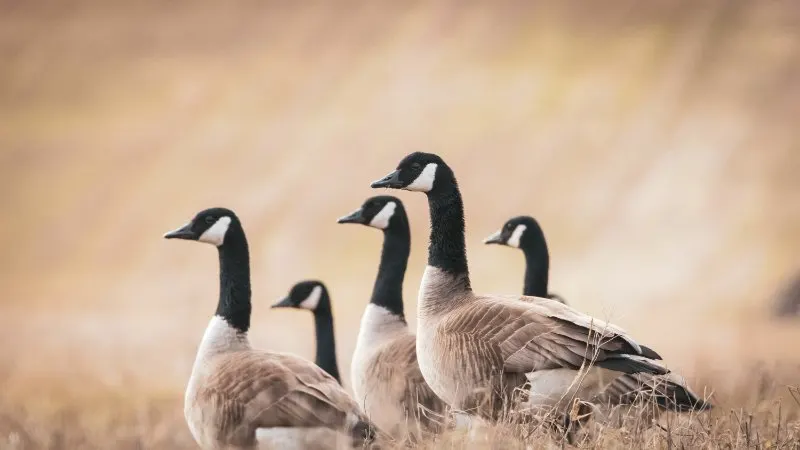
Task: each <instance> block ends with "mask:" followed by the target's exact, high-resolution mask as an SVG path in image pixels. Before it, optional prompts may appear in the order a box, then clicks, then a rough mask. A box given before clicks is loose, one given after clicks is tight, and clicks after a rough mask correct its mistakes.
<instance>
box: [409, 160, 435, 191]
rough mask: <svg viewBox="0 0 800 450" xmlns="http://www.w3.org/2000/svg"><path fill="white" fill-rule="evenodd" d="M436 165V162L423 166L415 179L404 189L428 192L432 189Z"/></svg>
mask: <svg viewBox="0 0 800 450" xmlns="http://www.w3.org/2000/svg"><path fill="white" fill-rule="evenodd" d="M436 167H437V165H436V163H430V164H428V165H427V166H425V168H424V169H422V173H420V174H419V176H418V177H417V179H416V180H414V182H413V183H411V184H409V185H408V186H406V188H405V189H406V190H408V191H417V192H430V190H431V189H433V182H434V180H436Z"/></svg>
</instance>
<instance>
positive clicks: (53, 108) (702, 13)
mask: <svg viewBox="0 0 800 450" xmlns="http://www.w3.org/2000/svg"><path fill="white" fill-rule="evenodd" d="M0 9H1V13H0V58H1V59H2V63H0V160H1V161H2V166H0V170H1V171H2V177H0V183H2V186H0V187H1V188H2V193H3V195H2V200H0V201H1V202H2V211H3V216H4V217H3V219H2V221H0V239H2V248H3V249H4V251H3V252H2V256H0V276H1V277H2V282H1V284H0V286H2V300H0V341H2V342H3V344H2V347H0V371H2V372H0V375H2V380H3V381H2V384H3V386H4V387H3V389H2V390H3V391H4V392H3V393H4V394H5V395H6V398H7V399H8V398H12V397H15V398H18V399H19V400H20V401H23V400H24V402H26V403H27V404H28V405H29V406H30V405H31V404H36V403H37V402H52V403H54V404H60V403H59V402H68V401H71V400H69V399H73V398H83V397H90V396H92V395H94V394H93V393H94V392H116V391H126V392H137V393H146V395H145V394H142V395H143V396H142V397H138V398H139V399H140V400H141V399H142V398H143V399H145V400H147V399H156V398H160V397H159V396H165V397H166V398H168V399H173V398H175V399H179V398H180V395H181V394H180V393H181V392H182V389H183V386H184V384H185V381H186V379H187V377H188V375H189V371H190V367H191V363H192V361H193V358H194V351H195V348H196V345H197V343H198V342H199V339H200V337H201V336H202V333H203V330H204V327H205V325H206V323H207V321H208V319H209V318H210V315H211V314H212V313H213V311H214V308H215V301H216V298H217V258H216V255H215V254H214V253H215V252H214V250H213V249H212V248H210V247H208V246H204V245H197V244H187V243H181V242H167V241H164V240H163V239H162V238H161V235H162V234H163V233H164V232H165V231H167V230H169V229H171V228H174V227H176V226H178V225H180V224H182V223H183V222H185V221H186V220H187V219H188V218H190V217H191V216H192V215H193V214H194V213H195V212H197V211H198V210H200V209H203V208H205V207H210V206H227V207H230V208H232V209H234V210H235V211H237V212H238V214H239V216H240V217H241V219H242V221H243V223H244V225H245V229H246V231H247V232H248V237H249V239H250V244H251V252H252V269H253V270H252V273H253V278H254V279H253V290H254V299H253V300H254V316H253V328H252V340H253V342H254V344H255V345H257V346H259V347H264V348H270V349H278V350H285V351H293V352H297V353H299V354H302V355H305V356H308V357H309V358H311V357H312V356H313V339H312V324H311V319H310V317H309V316H308V315H305V314H303V313H302V312H292V311H271V310H269V309H268V305H269V304H270V303H272V302H273V301H274V300H275V299H277V298H278V297H279V296H282V295H284V294H285V293H286V292H287V290H288V289H289V287H290V286H291V285H292V284H293V283H294V282H295V281H297V280H299V279H302V278H308V277H315V278H320V279H322V280H324V281H325V282H326V283H327V284H328V286H329V288H330V289H331V291H332V297H333V301H334V310H335V317H336V327H337V328H336V332H337V338H338V345H339V348H338V352H339V362H340V365H341V366H342V369H343V371H344V375H345V379H348V377H349V375H348V372H349V362H350V353H351V351H352V348H353V345H354V340H355V336H356V332H357V326H358V321H359V319H360V314H361V311H362V309H363V307H364V306H365V304H366V302H367V300H368V298H369V292H370V290H371V287H372V282H373V277H374V276H375V273H376V270H377V262H378V257H379V251H380V245H381V235H380V233H379V232H378V231H375V230H370V229H366V228H363V227H356V226H342V225H337V224H336V223H335V219H336V218H337V217H339V216H341V215H343V214H345V213H347V212H349V211H351V210H352V209H354V208H355V207H357V206H358V205H360V204H361V202H362V201H363V200H364V199H365V198H366V197H367V196H370V195H375V194H378V193H382V192H375V191H373V190H371V189H369V182H370V181H372V180H374V179H376V178H378V177H381V176H383V175H384V174H385V173H387V172H388V171H389V170H391V169H392V168H394V166H395V165H396V163H397V162H398V161H399V160H400V159H401V158H402V157H403V156H404V155H405V154H407V153H409V152H411V151H415V150H423V151H432V152H437V153H439V154H441V155H442V156H443V157H444V158H445V159H446V160H447V161H448V162H449V163H450V165H451V166H452V167H453V168H454V170H455V171H456V174H457V176H458V177H459V181H460V184H461V186H462V191H463V194H464V196H465V203H466V209H467V228H468V245H469V258H470V264H471V271H472V276H473V284H474V286H475V288H476V289H477V290H480V291H495V292H508V293H515V292H519V291H521V288H522V270H523V259H522V255H521V254H519V253H518V252H516V251H512V250H509V249H501V248H496V247H485V246H483V245H482V244H481V240H482V239H483V238H484V237H485V236H486V235H488V234H489V233H491V232H493V231H494V230H495V229H496V228H498V227H499V226H500V225H501V224H502V223H503V222H504V221H505V220H506V219H507V218H509V217H511V216H513V215H519V214H530V215H533V216H535V217H537V218H538V219H539V220H540V222H541V223H542V225H543V227H544V229H545V233H546V236H547V237H548V240H549V244H550V249H551V255H552V265H551V288H552V290H554V291H555V292H558V293H560V294H562V295H563V296H564V297H566V298H567V299H568V300H569V302H570V303H571V304H572V305H574V306H575V307H577V308H579V309H581V310H584V311H586V312H588V313H591V314H594V315H598V316H601V317H604V318H609V319H611V320H613V321H615V322H616V323H618V324H619V325H621V326H623V327H625V328H627V329H629V330H630V331H632V332H633V333H635V335H636V336H637V337H639V338H641V340H642V341H644V342H647V344H648V345H650V346H652V347H654V348H656V349H658V350H659V351H660V352H661V353H662V354H663V355H664V356H665V357H666V359H667V361H668V362H669V363H670V365H671V366H672V367H676V368H679V369H681V370H682V371H683V372H684V373H686V374H687V375H690V376H691V375H692V374H693V373H694V372H695V370H696V369H697V368H698V367H701V366H702V367H704V368H706V369H707V370H712V371H719V372H721V373H726V374H729V373H732V372H733V371H734V369H739V368H741V367H745V366H746V364H744V363H745V362H751V361H752V362H753V363H755V364H761V362H763V361H767V362H774V361H782V362H786V361H789V362H794V363H797V362H798V361H800V346H798V342H800V329H798V328H800V326H798V324H797V323H794V322H792V321H780V322H777V321H772V320H771V319H770V318H769V316H770V312H771V310H772V308H773V305H772V303H771V302H772V298H773V295H774V294H775V292H777V291H778V290H779V289H780V288H781V286H782V283H784V282H786V281H787V280H789V279H790V278H791V276H793V275H794V274H795V272H796V271H797V270H800V259H798V251H799V250H800V176H798V175H799V174H800V127H798V117H800V8H798V5H797V4H795V3H793V2H789V1H775V2H746V1H712V0H708V1H701V2H696V1H689V0H686V1H655V2H648V3H647V6H643V4H642V2H638V1H634V0H630V1H612V2H602V3H591V4H589V3H583V2H580V3H579V2H555V1H542V2H492V3H491V6H490V5H489V4H480V3H462V2H444V3H435V4H433V3H425V2H326V3H323V2H308V3H303V4H300V3H295V2H244V1H238V2H219V3H203V2H167V3H164V2H99V1H79V2H68V3H67V2H55V1H52V2H21V1H2V2H0ZM398 195H399V196H400V197H402V199H403V200H404V202H406V204H407V206H408V209H409V212H410V215H411V221H412V226H413V248H412V257H411V258H412V260H411V263H410V266H409V270H408V274H407V279H406V284H405V292H406V295H405V297H406V302H407V311H409V317H410V319H411V322H412V323H413V322H414V321H415V320H414V317H413V316H414V313H413V311H414V310H415V305H416V291H417V286H418V283H419V278H420V275H421V272H422V269H423V266H424V261H425V253H426V252H425V249H426V241H427V228H428V215H427V208H426V204H425V199H424V196H421V195H418V194H416V195H415V194H408V193H400V194H398ZM347 384H349V382H348V383H347ZM56 394H59V395H60V396H59V395H56ZM137 395H138V394H137ZM62 399H66V400H62ZM170 402H171V403H170V405H172V404H173V403H174V408H175V410H176V411H180V409H181V408H182V404H181V403H180V401H179V400H176V401H172V400H170Z"/></svg>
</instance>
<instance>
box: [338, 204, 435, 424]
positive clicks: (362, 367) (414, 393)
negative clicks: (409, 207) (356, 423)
mask: <svg viewBox="0 0 800 450" xmlns="http://www.w3.org/2000/svg"><path fill="white" fill-rule="evenodd" d="M338 222H339V223H357V224H362V225H367V226H370V227H373V228H378V229H380V230H383V250H382V251H381V262H380V266H379V268H378V276H377V278H376V279H375V285H374V287H373V289H372V297H371V298H370V301H369V304H368V305H367V307H366V309H365V310H364V315H363V317H362V318H361V328H360V330H359V332H358V340H357V341H356V349H355V351H354V352H353V361H352V367H351V375H352V380H353V392H354V394H355V398H356V400H357V401H358V403H359V405H360V406H361V407H362V409H363V410H364V412H365V413H366V414H367V416H368V417H369V418H370V419H371V420H373V421H374V422H375V423H376V424H377V425H378V427H380V428H381V429H382V430H384V431H386V432H387V433H390V434H392V435H393V437H395V438H396V439H404V438H406V437H411V438H412V439H413V438H416V437H417V436H419V434H420V432H423V431H429V432H435V431H436V430H437V429H438V425H439V423H440V421H441V419H442V414H443V413H444V410H445V407H446V405H445V404H444V402H442V400H440V399H439V398H438V397H437V396H436V394H434V393H433V390H431V388H430V386H428V384H427V383H426V382H425V379H424V378H423V377H422V373H421V372H420V370H419V364H418V363H417V350H416V338H415V336H414V334H413V333H412V332H411V331H410V330H409V329H408V324H407V323H406V319H405V314H404V312H403V278H404V277H405V273H406V266H407V264H408V255H409V253H410V251H411V234H410V231H409V228H408V217H407V216H406V212H405V209H404V208H403V203H402V202H401V201H400V200H399V199H397V198H395V197H390V196H378V197H372V198H369V199H367V200H366V201H365V202H364V204H363V205H362V206H361V208H359V209H357V210H356V211H354V212H353V213H351V214H350V215H347V216H345V217H342V218H340V219H339V220H338Z"/></svg>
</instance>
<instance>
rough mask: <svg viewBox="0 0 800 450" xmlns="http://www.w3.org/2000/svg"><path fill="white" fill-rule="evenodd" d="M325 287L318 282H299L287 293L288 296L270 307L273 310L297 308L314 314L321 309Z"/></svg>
mask: <svg viewBox="0 0 800 450" xmlns="http://www.w3.org/2000/svg"><path fill="white" fill-rule="evenodd" d="M326 292H327V289H326V288H325V285H324V284H322V282H321V281H318V280H305V281H301V282H299V283H297V284H295V285H294V286H292V289H291V290H290V291H289V295H287V296H286V297H284V298H282V299H281V300H279V301H278V302H277V303H275V304H274V305H272V307H273V308H298V309H307V310H309V311H312V312H315V311H317V308H322V307H323V299H324V298H325V297H326V296H325V295H324V294H325V293H326Z"/></svg>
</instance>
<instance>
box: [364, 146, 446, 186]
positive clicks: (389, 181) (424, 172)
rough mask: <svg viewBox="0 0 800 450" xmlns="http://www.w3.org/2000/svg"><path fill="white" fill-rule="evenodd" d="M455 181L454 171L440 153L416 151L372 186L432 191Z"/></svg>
mask: <svg viewBox="0 0 800 450" xmlns="http://www.w3.org/2000/svg"><path fill="white" fill-rule="evenodd" d="M453 181H454V178H453V172H452V171H451V170H450V168H449V167H448V166H447V164H445V162H444V161H443V160H442V158H440V157H439V156H438V155H435V154H433V153H422V152H414V153H412V154H410V155H408V156H406V157H405V158H403V160H402V161H400V164H398V165H397V169H396V170H395V171H394V172H392V173H390V174H389V175H386V176H385V177H383V178H381V179H380V180H377V181H374V182H372V184H371V186H372V187H373V188H382V187H384V188H391V189H404V190H407V191H416V192H425V193H430V192H435V191H439V190H442V189H444V188H445V187H446V186H448V184H451V183H453Z"/></svg>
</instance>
